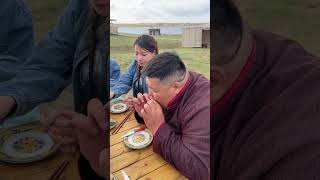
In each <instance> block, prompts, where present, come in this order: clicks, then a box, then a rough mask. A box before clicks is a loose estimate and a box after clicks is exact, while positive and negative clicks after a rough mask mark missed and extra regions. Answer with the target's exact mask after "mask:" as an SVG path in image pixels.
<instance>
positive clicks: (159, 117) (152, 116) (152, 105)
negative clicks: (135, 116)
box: [141, 99, 165, 135]
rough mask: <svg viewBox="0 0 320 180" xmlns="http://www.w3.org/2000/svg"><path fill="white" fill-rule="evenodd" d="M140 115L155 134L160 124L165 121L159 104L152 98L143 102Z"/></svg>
mask: <svg viewBox="0 0 320 180" xmlns="http://www.w3.org/2000/svg"><path fill="white" fill-rule="evenodd" d="M141 117H142V118H143V119H144V122H145V124H146V126H147V128H148V129H150V130H151V132H152V134H153V135H155V133H156V132H157V130H158V128H159V127H160V126H161V124H162V123H164V122H165V119H164V114H163V111H162V108H161V106H160V104H159V103H158V102H157V101H155V100H153V99H151V100H149V101H147V103H145V104H144V106H143V109H141Z"/></svg>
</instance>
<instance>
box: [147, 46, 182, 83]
mask: <svg viewBox="0 0 320 180" xmlns="http://www.w3.org/2000/svg"><path fill="white" fill-rule="evenodd" d="M186 71H187V70H186V66H185V65H184V63H183V61H182V60H181V59H180V57H179V56H178V55H177V54H175V53H172V52H164V53H160V54H158V55H157V56H155V57H154V58H153V59H152V60H151V61H150V62H149V63H148V64H147V65H146V66H145V67H144V68H143V69H142V76H144V77H149V78H159V79H160V81H162V80H164V79H166V78H168V77H171V76H173V75H174V76H177V77H181V76H184V75H185V73H186Z"/></svg>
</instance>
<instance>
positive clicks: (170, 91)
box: [146, 77, 177, 108]
mask: <svg viewBox="0 0 320 180" xmlns="http://www.w3.org/2000/svg"><path fill="white" fill-rule="evenodd" d="M146 83H147V85H148V91H149V94H150V95H151V96H152V97H153V98H154V100H156V101H157V102H158V103H159V104H160V105H161V107H162V108H166V107H167V106H168V103H169V102H170V101H171V99H173V98H174V97H175V96H176V93H177V87H176V86H175V83H169V82H165V81H163V82H162V81H160V79H158V78H149V77H146Z"/></svg>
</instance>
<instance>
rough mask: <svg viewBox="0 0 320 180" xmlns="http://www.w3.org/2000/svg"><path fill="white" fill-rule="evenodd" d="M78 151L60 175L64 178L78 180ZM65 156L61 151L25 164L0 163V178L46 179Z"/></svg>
mask: <svg viewBox="0 0 320 180" xmlns="http://www.w3.org/2000/svg"><path fill="white" fill-rule="evenodd" d="M79 154H80V153H77V154H76V155H75V156H74V158H72V160H71V163H70V164H69V165H68V167H67V168H66V170H65V172H64V173H63V175H62V176H64V177H66V179H74V180H80V176H79V173H78V157H79ZM65 159H66V158H65V156H63V155H62V153H58V154H56V155H54V156H52V157H50V158H48V159H45V160H42V161H38V162H34V163H27V164H6V163H0V172H1V178H0V179H1V180H2V179H12V180H24V179H37V180H42V179H44V180H47V179H48V178H49V177H50V175H51V174H52V173H53V172H54V171H55V170H56V169H57V168H58V167H59V165H60V164H61V163H62V162H63V161H64V160H65Z"/></svg>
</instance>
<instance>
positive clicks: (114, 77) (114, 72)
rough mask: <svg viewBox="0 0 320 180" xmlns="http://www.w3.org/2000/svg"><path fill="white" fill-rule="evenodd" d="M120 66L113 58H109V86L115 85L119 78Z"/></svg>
mask: <svg viewBox="0 0 320 180" xmlns="http://www.w3.org/2000/svg"><path fill="white" fill-rule="evenodd" d="M120 75H121V72H120V66H119V64H118V63H117V61H115V59H110V87H113V86H115V85H116V83H117V82H118V80H119V78H120Z"/></svg>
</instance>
